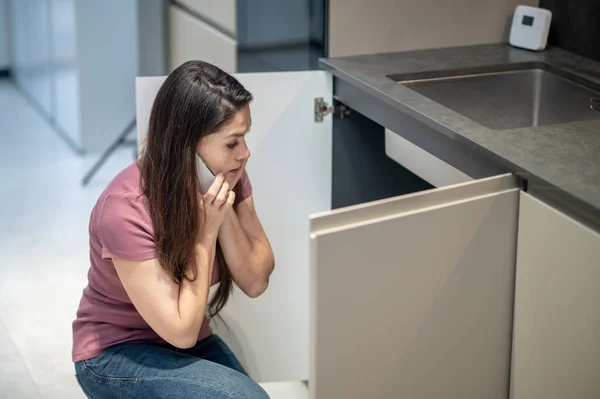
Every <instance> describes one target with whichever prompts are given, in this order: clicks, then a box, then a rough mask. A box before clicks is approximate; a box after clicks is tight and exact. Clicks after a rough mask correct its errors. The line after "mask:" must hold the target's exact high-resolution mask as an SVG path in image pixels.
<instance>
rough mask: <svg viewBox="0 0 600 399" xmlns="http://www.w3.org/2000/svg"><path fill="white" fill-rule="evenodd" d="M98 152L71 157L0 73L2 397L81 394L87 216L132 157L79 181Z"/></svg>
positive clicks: (127, 151)
mask: <svg viewBox="0 0 600 399" xmlns="http://www.w3.org/2000/svg"><path fill="white" fill-rule="evenodd" d="M132 116H133V115H132ZM98 156H99V154H91V155H88V156H84V157H80V156H78V155H76V154H74V153H73V151H71V150H70V149H69V148H68V147H67V145H66V144H64V143H63V141H62V140H61V139H60V138H59V136H58V135H57V134H56V133H55V132H54V131H53V130H52V128H51V126H50V125H49V124H48V123H47V121H46V120H45V119H44V118H42V117H41V116H40V115H39V114H38V113H37V112H36V111H35V110H34V109H33V108H32V107H31V106H30V105H29V103H28V102H27V101H26V100H25V99H24V98H23V97H22V96H21V95H20V94H19V92H18V90H17V89H16V88H15V87H14V86H13V85H12V84H11V83H10V82H9V81H7V80H6V79H2V80H0V171H1V172H0V176H1V178H0V398H11V399H12V398H19V399H21V398H61V399H69V398H84V397H85V396H84V395H83V393H82V392H81V390H80V389H79V387H78V385H77V382H76V380H75V377H74V371H73V364H72V362H71V323H72V321H73V319H74V317H75V311H76V309H77V305H78V303H79V298H80V295H81V291H82V289H83V288H84V286H85V284H86V281H87V280H86V274H87V270H88V267H89V260H88V231H87V227H88V221H89V213H90V211H91V209H92V207H93V205H94V203H95V202H96V199H97V198H98V195H99V194H100V193H101V192H102V190H103V189H104V187H105V186H106V184H107V183H108V182H109V181H110V180H111V179H112V178H113V177H114V176H115V175H116V174H117V173H118V172H119V171H120V170H122V169H123V168H125V167H126V166H127V165H129V164H130V163H131V162H132V161H133V158H132V149H131V148H123V149H121V150H118V151H117V153H116V154H115V155H114V156H113V157H112V158H111V159H110V160H109V161H108V162H107V164H106V165H105V166H104V167H103V168H102V169H101V170H100V172H99V173H98V174H97V175H96V177H95V178H94V179H93V180H92V181H91V182H90V184H89V186H88V187H86V188H83V187H82V186H81V185H80V181H81V178H82V177H83V176H84V175H85V173H86V172H87V170H88V169H89V167H90V166H91V165H92V164H93V163H94V162H95V160H96V159H97V158H98Z"/></svg>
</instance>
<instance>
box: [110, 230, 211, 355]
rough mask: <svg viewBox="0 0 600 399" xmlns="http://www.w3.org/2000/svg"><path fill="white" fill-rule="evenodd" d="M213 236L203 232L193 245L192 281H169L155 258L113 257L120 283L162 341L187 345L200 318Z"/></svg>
mask: <svg viewBox="0 0 600 399" xmlns="http://www.w3.org/2000/svg"><path fill="white" fill-rule="evenodd" d="M215 243H216V236H215V235H214V234H213V235H211V234H205V235H204V236H203V237H202V238H201V240H200V241H199V242H198V244H197V245H196V264H197V266H198V275H197V278H196V280H195V281H188V280H186V279H184V280H183V281H182V283H181V284H179V285H178V284H176V283H175V282H173V280H172V279H171V277H170V276H169V275H168V274H167V272H166V271H165V270H164V269H163V267H162V266H161V265H160V263H159V262H158V260H157V259H151V260H147V261H143V262H132V261H126V260H121V259H113V263H114V265H115V268H116V269H117V273H118V275H119V278H120V280H121V282H122V283H123V287H125V291H126V292H127V295H129V298H130V299H131V302H133V305H134V306H135V308H136V309H137V311H138V312H139V313H140V315H141V316H142V318H143V319H144V320H145V321H146V323H148V324H149V325H150V327H152V329H153V330H154V331H155V332H156V333H157V334H158V335H159V336H160V337H161V338H162V339H164V340H165V341H167V342H168V343H170V344H171V345H173V346H175V347H177V348H182V349H183V348H191V347H192V346H194V345H195V344H196V341H197V340H198V334H199V332H200V328H201V327H202V321H203V320H204V313H205V309H206V302H207V298H208V291H209V287H210V277H211V272H212V265H213V263H214V258H215Z"/></svg>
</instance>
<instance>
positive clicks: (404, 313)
mask: <svg viewBox="0 0 600 399" xmlns="http://www.w3.org/2000/svg"><path fill="white" fill-rule="evenodd" d="M236 76H237V78H238V79H239V80H240V81H241V82H242V84H244V85H245V86H246V87H247V88H248V89H249V90H250V91H251V92H252V93H253V94H254V96H255V100H254V102H253V103H252V105H251V110H252V119H253V127H252V132H251V133H250V134H249V135H248V137H247V140H248V145H249V147H250V149H251V151H252V154H253V155H252V158H251V160H250V162H249V164H248V173H249V175H250V178H251V181H252V184H253V187H254V197H255V202H256V207H257V212H258V214H259V217H260V218H261V220H262V222H263V225H264V227H265V230H266V232H267V234H268V236H269V238H270V240H271V243H272V245H273V249H274V252H275V257H276V267H275V271H274V273H273V275H272V278H271V281H270V286H269V289H268V290H267V291H266V293H265V294H263V295H262V296H261V297H259V298H256V299H249V298H247V297H245V296H244V295H243V294H241V293H240V292H239V291H237V292H236V294H235V295H234V296H233V297H232V299H231V302H230V303H229V305H228V306H227V307H226V309H224V311H223V313H222V316H223V319H224V320H225V322H226V323H227V325H226V326H224V325H222V324H219V323H218V322H217V323H216V331H217V333H218V334H219V335H221V336H222V337H223V339H224V340H225V341H226V342H227V343H228V344H229V345H230V346H231V347H232V349H233V351H234V352H235V353H236V355H237V356H238V357H239V358H240V359H241V361H242V363H243V364H244V366H245V367H246V368H247V369H248V371H249V373H250V375H251V376H252V377H253V378H255V379H256V380H258V381H261V382H263V381H286V380H288V381H289V380H309V387H310V391H311V397H312V398H314V399H317V398H330V397H345V398H364V397H381V398H384V397H421V398H438V397H442V396H443V397H448V398H463V397H485V398H506V397H508V394H509V380H510V365H511V346H512V339H513V332H512V327H513V304H514V294H515V291H514V289H515V288H514V286H515V283H514V282H515V269H516V256H517V251H520V250H521V248H518V246H520V245H527V244H526V243H527V241H526V239H527V237H526V235H531V234H534V233H533V232H527V231H525V230H524V231H522V232H521V233H520V234H519V241H517V230H518V229H519V217H521V218H523V217H525V216H524V213H527V212H528V208H527V207H524V208H523V209H521V211H519V209H520V206H521V203H522V202H523V201H524V200H523V199H522V194H521V192H522V190H521V181H520V180H519V179H518V178H516V177H515V176H513V175H511V174H502V175H498V176H492V177H486V178H481V179H471V178H468V179H466V178H465V179H464V181H460V182H458V183H457V184H449V185H442V186H440V187H437V188H434V189H431V190H426V191H422V192H418V193H412V194H407V195H402V196H398V197H393V198H388V199H383V200H379V201H374V202H368V203H363V204H358V205H354V206H349V207H344V208H341V209H337V210H331V163H332V162H331V161H332V159H331V152H332V144H331V127H332V124H331V116H330V115H326V116H324V117H323V119H322V121H318V119H319V118H315V103H316V101H317V100H318V99H323V100H324V101H325V102H327V103H329V104H331V101H332V77H331V75H330V74H329V73H328V72H325V71H303V72H281V73H255V74H237V75H236ZM164 78H165V77H147V78H138V80H137V85H136V87H137V88H136V90H137V115H138V121H139V124H138V140H139V144H140V148H142V147H143V142H144V137H145V134H146V129H147V123H148V116H149V114H150V109H151V106H152V102H153V101H154V97H155V95H156V92H157V91H158V89H159V87H160V85H161V84H162V82H163V81H164ZM455 177H456V175H455ZM458 177H459V178H460V179H462V178H464V176H460V175H458ZM448 182H452V180H448ZM452 183H454V182H452ZM590 259H591V258H590ZM519 267H521V268H524V269H527V268H528V267H529V266H528V265H526V264H524V263H523V265H519ZM517 328H518V325H517ZM517 335H518V334H517ZM517 335H515V337H516V336H517ZM513 356H514V357H515V359H517V358H518V357H517V356H516V355H515V354H513ZM569 372H571V371H569ZM572 372H573V373H576V370H574V371H572Z"/></svg>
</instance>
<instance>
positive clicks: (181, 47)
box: [169, 5, 237, 73]
mask: <svg viewBox="0 0 600 399" xmlns="http://www.w3.org/2000/svg"><path fill="white" fill-rule="evenodd" d="M169 32H170V34H169V40H170V41H169V43H170V45H171V46H170V64H169V65H170V70H174V69H175V68H177V67H178V66H179V65H181V64H182V63H184V62H185V61H189V60H202V61H206V62H210V63H211V64H215V65H217V66H218V67H219V68H221V69H223V70H224V71H226V72H229V73H233V72H235V71H236V70H237V42H236V41H235V40H234V39H232V38H230V37H229V36H227V35H225V34H223V33H221V32H219V31H218V30H216V29H215V28H213V27H211V26H210V25H208V24H207V23H205V22H203V21H201V20H200V19H198V18H196V17H194V16H193V15H191V14H189V13H187V12H186V11H184V10H182V9H181V8H179V7H177V6H174V5H170V6H169Z"/></svg>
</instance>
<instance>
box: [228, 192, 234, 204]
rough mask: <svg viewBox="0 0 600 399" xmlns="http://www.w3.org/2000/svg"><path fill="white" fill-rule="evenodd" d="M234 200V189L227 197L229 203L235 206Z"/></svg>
mask: <svg viewBox="0 0 600 399" xmlns="http://www.w3.org/2000/svg"><path fill="white" fill-rule="evenodd" d="M234 202H235V193H234V192H233V191H230V192H229V197H228V198H227V205H229V206H233V203H234Z"/></svg>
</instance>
